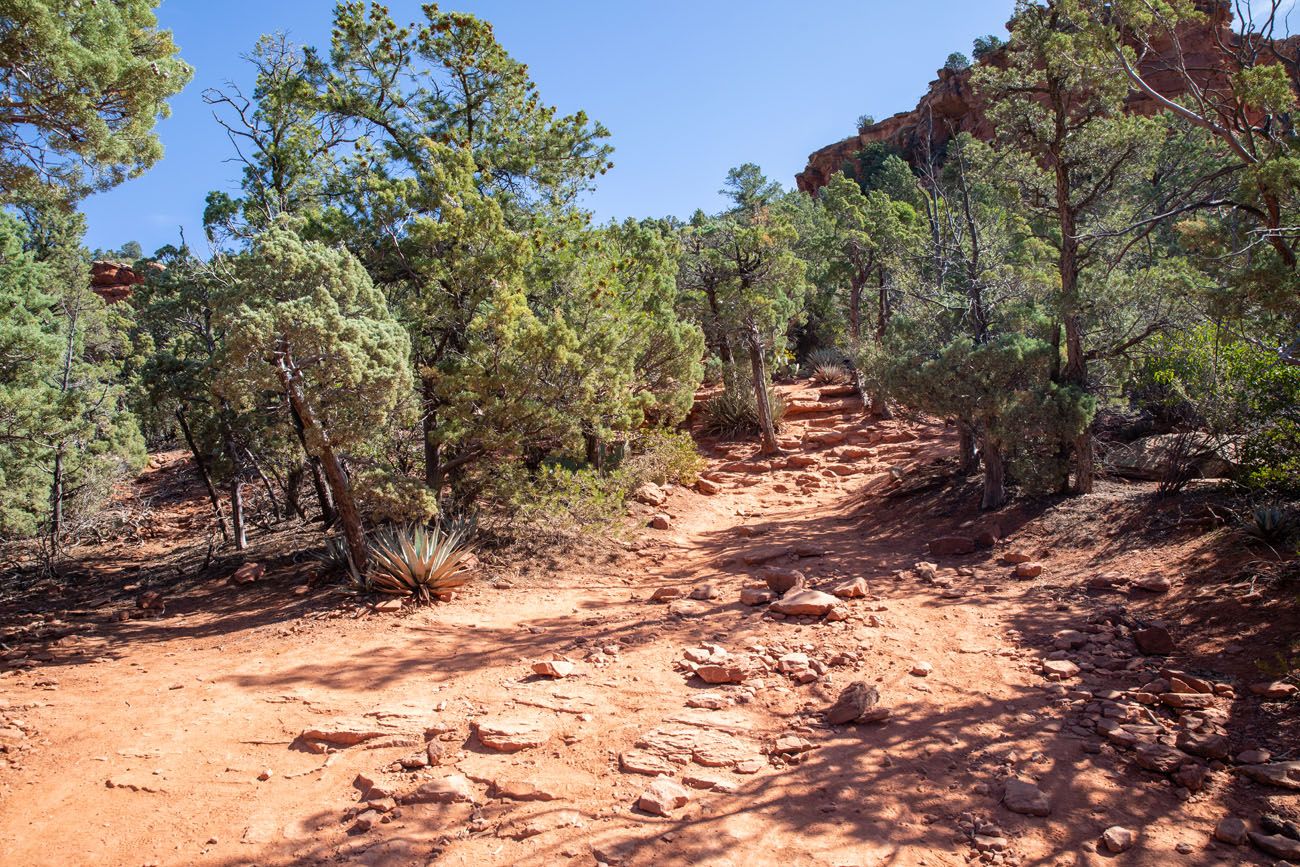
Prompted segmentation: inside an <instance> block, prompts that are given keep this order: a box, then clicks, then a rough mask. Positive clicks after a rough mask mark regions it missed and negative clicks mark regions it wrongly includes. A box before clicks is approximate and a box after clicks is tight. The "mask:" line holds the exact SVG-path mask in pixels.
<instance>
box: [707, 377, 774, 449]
mask: <svg viewBox="0 0 1300 867" xmlns="http://www.w3.org/2000/svg"><path fill="white" fill-rule="evenodd" d="M767 403H768V406H770V407H771V408H772V424H773V425H775V426H776V427H778V428H779V427H780V426H781V419H782V418H783V417H784V416H785V401H784V400H782V399H781V395H780V394H778V393H777V390H776V389H774V388H769V389H768V390H767ZM700 430H701V432H702V433H704V434H705V435H706V436H717V437H736V436H744V435H746V434H753V433H758V406H757V404H756V403H755V400H754V395H753V392H752V391H751V390H750V388H749V387H747V386H732V387H729V388H726V389H724V390H723V391H722V393H721V394H718V395H717V396H715V397H712V398H710V399H709V400H708V401H706V402H705V404H704V406H703V407H701V410H700Z"/></svg>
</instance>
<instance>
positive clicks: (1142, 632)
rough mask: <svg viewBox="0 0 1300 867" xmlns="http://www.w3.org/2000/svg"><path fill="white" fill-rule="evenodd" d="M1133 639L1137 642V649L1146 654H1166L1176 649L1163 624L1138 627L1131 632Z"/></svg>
mask: <svg viewBox="0 0 1300 867" xmlns="http://www.w3.org/2000/svg"><path fill="white" fill-rule="evenodd" d="M1133 641H1134V643H1136V644H1137V647H1138V650H1140V651H1142V652H1143V653H1144V654H1146V655H1147V656H1168V655H1169V654H1171V653H1173V652H1174V651H1175V650H1176V649H1177V647H1176V646H1175V645H1174V639H1173V637H1172V636H1170V634H1169V630H1167V629H1165V628H1164V627H1163V626H1149V627H1147V628H1146V629H1139V630H1137V631H1136V632H1134V633H1133Z"/></svg>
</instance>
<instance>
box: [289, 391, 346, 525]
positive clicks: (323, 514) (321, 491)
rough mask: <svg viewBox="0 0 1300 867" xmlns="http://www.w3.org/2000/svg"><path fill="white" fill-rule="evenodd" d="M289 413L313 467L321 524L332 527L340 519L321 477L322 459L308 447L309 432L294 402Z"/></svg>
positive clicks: (312, 474)
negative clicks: (306, 430)
mask: <svg viewBox="0 0 1300 867" xmlns="http://www.w3.org/2000/svg"><path fill="white" fill-rule="evenodd" d="M289 415H290V417H291V418H292V419H293V429H294V431H296V432H297V434H298V444H299V445H300V446H302V453H303V455H305V456H306V458H307V466H308V467H310V468H311V483H312V487H313V488H315V490H316V502H318V503H320V521H321V524H323V525H324V526H326V527H332V526H333V525H334V522H335V521H336V520H337V519H338V516H337V515H336V514H335V510H334V498H333V497H331V496H330V490H329V487H327V486H326V484H325V480H324V479H323V478H321V469H320V461H319V460H318V459H317V458H316V456H315V455H313V454H312V453H311V450H310V449H309V448H307V434H306V433H305V432H304V431H303V424H302V418H301V416H299V415H298V410H297V409H295V408H294V406H293V403H292V402H291V403H290V404H289Z"/></svg>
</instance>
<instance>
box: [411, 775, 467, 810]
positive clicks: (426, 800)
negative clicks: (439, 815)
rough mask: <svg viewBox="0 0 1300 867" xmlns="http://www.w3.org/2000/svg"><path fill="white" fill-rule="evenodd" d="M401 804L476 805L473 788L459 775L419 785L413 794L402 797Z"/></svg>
mask: <svg viewBox="0 0 1300 867" xmlns="http://www.w3.org/2000/svg"><path fill="white" fill-rule="evenodd" d="M401 801H402V803H403V804H460V803H471V804H473V803H477V802H478V796H477V795H476V794H475V792H474V786H473V785H472V784H471V783H470V781H469V780H468V779H466V778H465V777H464V776H462V775H461V774H452V775H451V776H449V777H443V778H442V779H439V780H429V781H428V782H426V783H421V784H420V785H419V786H418V787H417V788H416V789H415V791H413V792H410V793H408V794H406V795H405V796H403V797H402V799H401Z"/></svg>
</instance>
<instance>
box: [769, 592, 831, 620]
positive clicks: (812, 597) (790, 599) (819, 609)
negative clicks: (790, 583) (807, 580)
mask: <svg viewBox="0 0 1300 867" xmlns="http://www.w3.org/2000/svg"><path fill="white" fill-rule="evenodd" d="M838 602H839V600H838V599H836V598H835V597H834V596H832V595H830V594H829V593H822V592H821V591H820V590H801V589H799V588H795V589H793V590H791V591H790V592H789V593H786V594H785V595H784V596H782V597H781V598H780V599H778V600H777V601H775V602H773V603H772V605H771V610H772V611H775V612H776V613H777V614H784V615H786V616H788V617H800V616H803V617H820V616H822V615H823V614H826V613H827V612H829V611H830V610H831V609H832V608H834V607H835V606H836V604H838Z"/></svg>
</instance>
